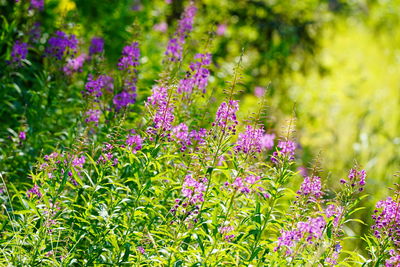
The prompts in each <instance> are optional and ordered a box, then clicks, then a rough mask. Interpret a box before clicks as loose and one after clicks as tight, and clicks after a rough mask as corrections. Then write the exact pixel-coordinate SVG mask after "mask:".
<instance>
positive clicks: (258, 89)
mask: <svg viewBox="0 0 400 267" xmlns="http://www.w3.org/2000/svg"><path fill="white" fill-rule="evenodd" d="M254 95H255V96H256V97H263V96H264V95H265V88H264V87H260V86H257V87H256V88H254Z"/></svg>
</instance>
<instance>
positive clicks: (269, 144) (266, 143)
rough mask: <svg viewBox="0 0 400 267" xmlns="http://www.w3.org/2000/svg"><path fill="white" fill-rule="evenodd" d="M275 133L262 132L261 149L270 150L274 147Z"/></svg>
mask: <svg viewBox="0 0 400 267" xmlns="http://www.w3.org/2000/svg"><path fill="white" fill-rule="evenodd" d="M274 139H275V134H264V135H263V137H261V140H260V143H261V150H270V149H271V148H273V147H274Z"/></svg>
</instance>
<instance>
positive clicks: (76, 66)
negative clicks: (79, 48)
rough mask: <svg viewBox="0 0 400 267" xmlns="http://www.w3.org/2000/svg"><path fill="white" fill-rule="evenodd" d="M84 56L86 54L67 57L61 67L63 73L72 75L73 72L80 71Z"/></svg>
mask: <svg viewBox="0 0 400 267" xmlns="http://www.w3.org/2000/svg"><path fill="white" fill-rule="evenodd" d="M86 57H87V56H86V54H81V55H79V56H78V57H76V58H69V59H68V60H67V64H66V65H65V66H64V68H63V71H64V73H65V74H66V75H72V74H73V73H75V72H81V71H82V67H83V63H84V62H85V60H86Z"/></svg>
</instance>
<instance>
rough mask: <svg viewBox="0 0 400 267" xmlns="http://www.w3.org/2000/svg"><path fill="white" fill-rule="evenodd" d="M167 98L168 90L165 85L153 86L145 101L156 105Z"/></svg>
mask: <svg viewBox="0 0 400 267" xmlns="http://www.w3.org/2000/svg"><path fill="white" fill-rule="evenodd" d="M167 98H168V91H167V88H166V87H158V86H155V87H154V88H153V89H152V95H151V96H149V97H148V98H147V103H148V104H150V105H153V106H158V105H160V104H161V103H162V102H165V101H166V100H167Z"/></svg>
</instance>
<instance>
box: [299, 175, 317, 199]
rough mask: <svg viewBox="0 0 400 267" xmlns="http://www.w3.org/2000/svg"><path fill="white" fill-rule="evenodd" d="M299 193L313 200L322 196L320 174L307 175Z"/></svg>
mask: <svg viewBox="0 0 400 267" xmlns="http://www.w3.org/2000/svg"><path fill="white" fill-rule="evenodd" d="M297 194H298V195H299V196H305V197H308V199H310V200H311V201H315V200H316V199H318V198H320V197H321V196H322V195H323V192H322V191H321V178H320V177H318V176H311V177H309V176H307V177H305V178H304V181H303V183H302V184H301V187H300V190H299V191H297Z"/></svg>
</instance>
